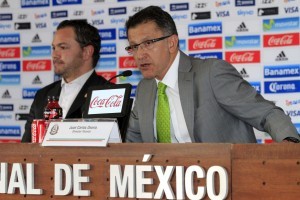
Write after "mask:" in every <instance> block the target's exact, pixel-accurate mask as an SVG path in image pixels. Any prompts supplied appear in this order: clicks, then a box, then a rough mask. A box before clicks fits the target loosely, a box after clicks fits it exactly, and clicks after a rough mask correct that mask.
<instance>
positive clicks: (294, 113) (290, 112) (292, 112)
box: [285, 110, 300, 117]
mask: <svg viewBox="0 0 300 200" xmlns="http://www.w3.org/2000/svg"><path fill="white" fill-rule="evenodd" d="M285 113H286V114H287V115H288V116H290V117H299V116H300V110H288V111H285Z"/></svg>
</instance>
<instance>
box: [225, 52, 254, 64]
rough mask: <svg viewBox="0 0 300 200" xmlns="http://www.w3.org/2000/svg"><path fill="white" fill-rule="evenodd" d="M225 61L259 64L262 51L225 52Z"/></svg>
mask: <svg viewBox="0 0 300 200" xmlns="http://www.w3.org/2000/svg"><path fill="white" fill-rule="evenodd" d="M225 59H226V61H227V62H230V63H259V62H260V51H231V52H225Z"/></svg>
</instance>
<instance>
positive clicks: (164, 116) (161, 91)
mask: <svg viewBox="0 0 300 200" xmlns="http://www.w3.org/2000/svg"><path fill="white" fill-rule="evenodd" d="M166 88H167V86H166V85H165V84H163V83H162V82H159V83H158V93H157V94H158V104H157V110H156V131H157V141H158V142H160V143H171V134H170V108H169V101H168V97H167V95H166Z"/></svg>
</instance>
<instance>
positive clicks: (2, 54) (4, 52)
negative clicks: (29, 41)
mask: <svg viewBox="0 0 300 200" xmlns="http://www.w3.org/2000/svg"><path fill="white" fill-rule="evenodd" d="M0 58H20V47H11V48H0Z"/></svg>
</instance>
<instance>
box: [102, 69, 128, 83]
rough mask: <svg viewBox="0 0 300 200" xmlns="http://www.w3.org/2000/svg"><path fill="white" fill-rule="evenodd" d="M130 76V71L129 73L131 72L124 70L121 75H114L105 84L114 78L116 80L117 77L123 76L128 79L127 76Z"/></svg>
mask: <svg viewBox="0 0 300 200" xmlns="http://www.w3.org/2000/svg"><path fill="white" fill-rule="evenodd" d="M131 75H132V71H131V70H125V71H124V72H122V73H121V74H118V75H116V76H113V77H111V78H110V79H108V81H107V82H110V81H111V80H113V79H115V78H117V77H119V76H125V77H128V76H131Z"/></svg>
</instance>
